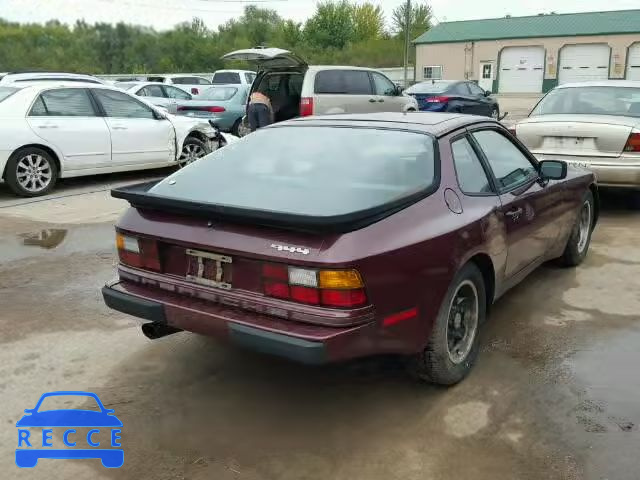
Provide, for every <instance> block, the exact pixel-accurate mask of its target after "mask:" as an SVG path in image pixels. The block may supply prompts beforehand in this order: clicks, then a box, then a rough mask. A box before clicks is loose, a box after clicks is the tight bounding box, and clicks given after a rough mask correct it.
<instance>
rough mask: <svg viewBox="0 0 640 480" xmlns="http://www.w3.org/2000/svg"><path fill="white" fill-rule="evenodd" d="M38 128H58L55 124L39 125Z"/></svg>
mask: <svg viewBox="0 0 640 480" xmlns="http://www.w3.org/2000/svg"><path fill="white" fill-rule="evenodd" d="M38 128H41V129H43V130H44V129H47V128H58V126H57V125H39V126H38Z"/></svg>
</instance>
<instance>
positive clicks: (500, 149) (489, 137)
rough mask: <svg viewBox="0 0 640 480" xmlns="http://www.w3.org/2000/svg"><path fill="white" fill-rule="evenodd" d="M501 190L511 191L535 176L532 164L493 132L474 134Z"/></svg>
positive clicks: (510, 143)
mask: <svg viewBox="0 0 640 480" xmlns="http://www.w3.org/2000/svg"><path fill="white" fill-rule="evenodd" d="M473 137H474V138H475V139H476V141H477V142H478V144H479V145H480V148H481V149H482V151H483V152H484V155H485V157H487V161H488V162H489V166H490V167H491V170H493V174H494V175H495V177H496V179H497V180H498V187H499V188H500V189H501V190H508V189H511V188H513V187H515V186H517V185H519V184H522V183H524V182H525V181H527V180H529V179H531V177H533V176H534V175H536V174H537V171H536V169H535V167H534V166H533V164H532V163H531V162H530V161H529V159H528V158H527V157H525V155H524V154H523V153H522V152H521V151H520V149H519V148H518V147H516V146H515V145H514V144H513V142H512V141H511V140H510V139H508V138H507V137H505V136H504V135H502V134H501V133H499V132H497V131H495V130H482V131H479V132H474V133H473Z"/></svg>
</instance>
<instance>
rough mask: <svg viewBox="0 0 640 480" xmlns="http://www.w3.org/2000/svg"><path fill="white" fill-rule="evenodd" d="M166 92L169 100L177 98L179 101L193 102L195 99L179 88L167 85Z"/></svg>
mask: <svg viewBox="0 0 640 480" xmlns="http://www.w3.org/2000/svg"><path fill="white" fill-rule="evenodd" d="M164 90H165V92H167V97H169V98H176V99H178V100H191V99H192V98H193V97H191V95H189V94H188V93H187V92H185V91H184V90H180V89H179V88H177V87H171V86H169V85H165V87H164Z"/></svg>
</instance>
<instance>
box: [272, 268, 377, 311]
mask: <svg viewBox="0 0 640 480" xmlns="http://www.w3.org/2000/svg"><path fill="white" fill-rule="evenodd" d="M262 284H263V290H264V294H265V295H267V296H269V297H274V298H282V299H286V300H292V301H294V302H299V303H305V304H307V305H321V306H323V307H333V308H356V307H361V306H363V305H365V304H366V303H367V295H366V293H365V291H364V283H363V282H362V278H361V277H360V274H359V273H358V272H357V271H356V270H315V269H309V268H299V267H292V266H287V265H283V264H276V263H265V264H263V265H262Z"/></svg>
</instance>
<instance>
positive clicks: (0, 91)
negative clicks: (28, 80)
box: [0, 87, 20, 102]
mask: <svg viewBox="0 0 640 480" xmlns="http://www.w3.org/2000/svg"><path fill="white" fill-rule="evenodd" d="M18 90H20V89H19V88H15V87H0V102H2V101H3V100H4V99H6V98H9V97H10V96H11V95H13V94H14V93H16V92H17V91H18Z"/></svg>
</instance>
